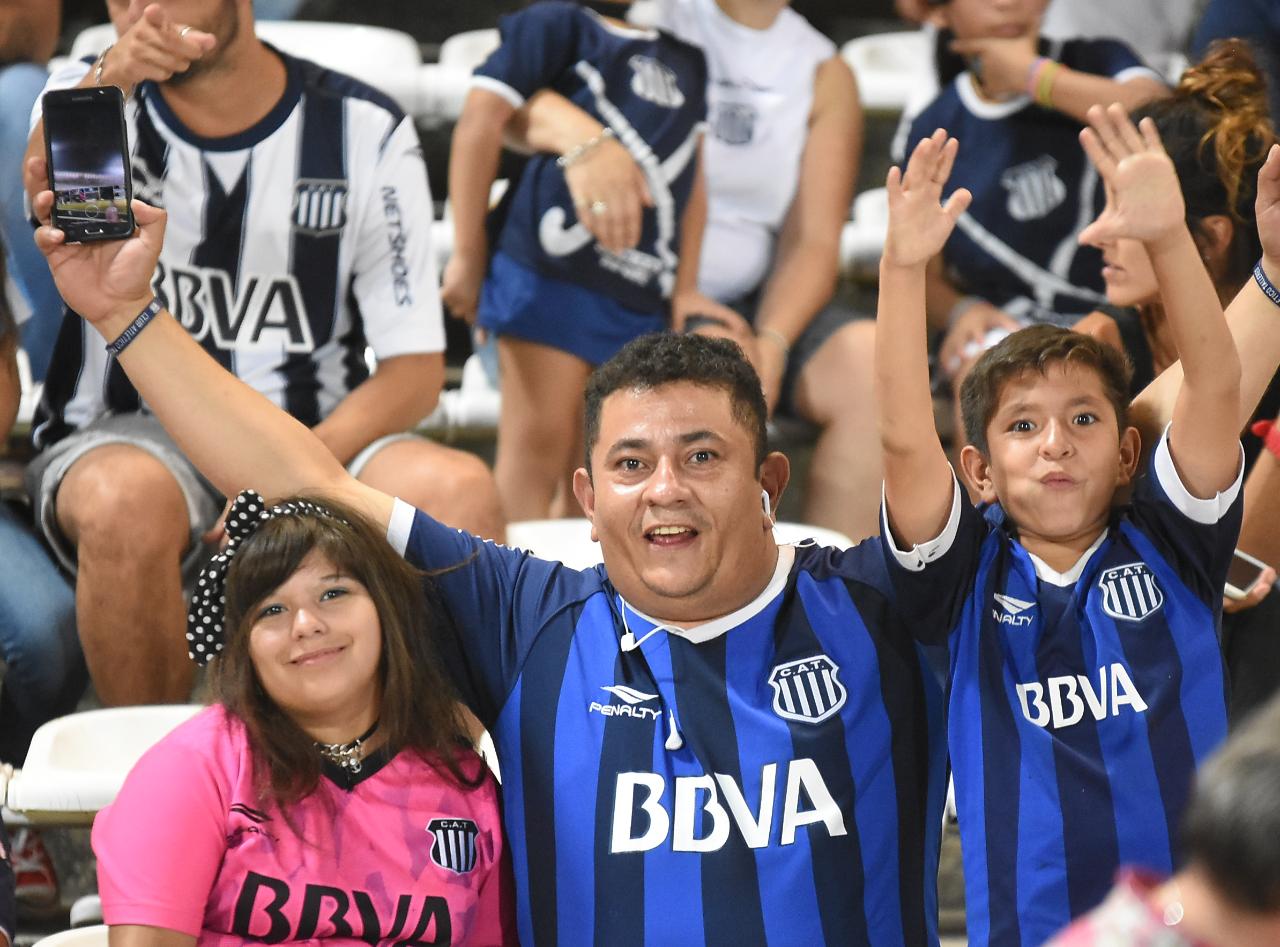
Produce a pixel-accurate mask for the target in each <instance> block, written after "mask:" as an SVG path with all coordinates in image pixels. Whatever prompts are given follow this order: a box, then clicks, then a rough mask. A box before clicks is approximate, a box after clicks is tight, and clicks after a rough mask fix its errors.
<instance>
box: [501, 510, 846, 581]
mask: <svg viewBox="0 0 1280 947" xmlns="http://www.w3.org/2000/svg"><path fill="white" fill-rule="evenodd" d="M773 533H774V536H775V537H777V540H778V542H780V543H796V542H801V541H802V540H806V539H812V540H814V541H815V542H816V543H817V544H818V545H820V546H834V547H836V548H837V549H848V548H849V547H850V546H852V545H853V541H852V540H851V539H849V537H848V536H846V535H844V534H843V533H838V532H836V531H835V530H833V529H823V528H822V527H821V526H809V525H807V524H805V523H778V524H777V525H776V526H775V527H774V529H773ZM507 545H508V546H512V547H514V548H516V549H527V550H528V551H529V552H531V553H533V554H534V555H535V556H538V557H540V558H542V559H555V560H558V561H560V562H563V563H564V564H565V565H566V566H568V567H569V568H571V569H590V568H592V567H593V566H596V565H598V564H599V563H600V562H601V561H603V560H602V558H601V556H600V544H599V543H596V542H593V541H592V539H591V524H590V523H589V522H588V521H587V520H586V519H581V518H580V519H565V520H521V521H519V522H516V523H509V524H508V525H507Z"/></svg>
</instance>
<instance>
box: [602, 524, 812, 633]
mask: <svg viewBox="0 0 1280 947" xmlns="http://www.w3.org/2000/svg"><path fill="white" fill-rule="evenodd" d="M795 559H796V550H795V547H794V546H790V545H780V546H778V564H777V565H776V566H774V569H773V578H771V579H770V580H769V584H768V585H766V586H765V587H764V589H762V590H761V592H760V594H759V595H757V596H756V597H755V598H753V599H752V600H751V601H750V602H748V603H747V604H746V605H743V606H742V607H741V608H739V609H736V610H735V611H732V612H730V613H729V614H728V615H721V616H720V617H719V618H713V619H711V620H710V621H706V622H703V623H702V624H700V625H694V626H693V627H692V628H679V627H677V626H675V625H671V624H668V623H667V622H665V621H662V620H661V619H659V618H651V617H650V616H648V615H646V614H645V613H644V612H642V611H640V610H639V609H636V608H632V607H631V606H630V605H628V604H627V603H626V601H625V600H622V607H623V609H625V611H628V612H630V613H631V614H632V615H635V616H636V617H637V618H639V619H641V620H642V621H646V622H648V623H649V624H650V625H653V626H655V627H656V626H661V627H662V628H663V629H665V630H666V632H667V634H669V635H676V636H677V637H680V638H683V639H685V640H686V641H691V642H693V643H694V644H703V643H704V642H707V641H711V640H712V639H714V638H718V637H720V636H721V635H723V634H724V633H725V632H726V631H729V630H731V629H733V628H736V627H738V626H739V625H741V624H742V623H743V622H745V621H748V620H749V619H751V618H754V617H755V616H756V615H758V614H760V612H762V611H764V609H765V608H766V607H767V606H768V605H769V603H770V602H772V601H773V600H774V599H775V598H777V597H778V595H779V593H781V592H782V590H783V589H784V588H786V585H787V577H788V576H789V575H790V574H791V566H792V564H793V563H794V562H795Z"/></svg>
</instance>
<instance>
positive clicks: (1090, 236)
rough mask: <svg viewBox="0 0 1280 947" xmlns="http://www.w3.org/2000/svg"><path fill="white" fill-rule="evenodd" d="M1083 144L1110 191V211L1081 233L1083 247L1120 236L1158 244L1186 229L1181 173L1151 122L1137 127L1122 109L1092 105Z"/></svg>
mask: <svg viewBox="0 0 1280 947" xmlns="http://www.w3.org/2000/svg"><path fill="white" fill-rule="evenodd" d="M1080 144H1082V145H1083V146H1084V150H1085V153H1086V154H1088V156H1089V160H1091V161H1092V162H1093V163H1094V166H1095V167H1097V169H1098V174H1099V175H1100V176H1101V177H1102V180H1103V182H1104V183H1105V185H1106V188H1107V206H1106V209H1105V210H1104V211H1103V212H1102V214H1101V215H1100V216H1099V217H1098V219H1097V220H1095V221H1094V222H1093V223H1091V224H1090V225H1089V226H1088V227H1086V228H1085V229H1084V230H1083V231H1081V233H1080V237H1079V240H1080V243H1082V244H1092V245H1095V246H1096V245H1098V244H1102V243H1107V242H1109V241H1112V240H1116V239H1117V238H1121V237H1128V238H1130V239H1133V240H1141V241H1143V242H1144V243H1155V242H1159V241H1160V240H1162V239H1164V238H1166V237H1169V236H1170V235H1173V234H1176V233H1177V232H1178V230H1179V228H1183V227H1185V226H1186V220H1185V218H1186V205H1185V204H1184V203H1183V200H1182V188H1181V187H1180V186H1179V185H1178V173H1177V171H1176V170H1175V169H1174V167H1173V161H1172V160H1170V158H1169V155H1168V154H1167V153H1166V152H1165V150H1164V145H1163V144H1161V142H1160V133H1159V132H1157V131H1156V125H1155V122H1153V121H1152V120H1151V119H1150V118H1144V119H1143V120H1142V122H1141V123H1140V124H1139V126H1138V127H1137V128H1135V127H1134V125H1133V122H1132V121H1130V120H1129V116H1128V115H1127V114H1126V113H1125V110H1124V108H1123V107H1121V106H1120V105H1118V104H1115V103H1112V104H1111V105H1109V106H1107V108H1105V109H1104V108H1102V107H1101V106H1098V105H1095V106H1092V107H1091V108H1090V109H1089V127H1088V128H1085V129H1082V130H1081V132H1080Z"/></svg>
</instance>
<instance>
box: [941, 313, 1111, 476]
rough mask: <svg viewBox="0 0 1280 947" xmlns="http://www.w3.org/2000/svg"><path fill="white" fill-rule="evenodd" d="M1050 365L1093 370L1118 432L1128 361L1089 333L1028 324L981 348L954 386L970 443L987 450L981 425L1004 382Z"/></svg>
mask: <svg viewBox="0 0 1280 947" xmlns="http://www.w3.org/2000/svg"><path fill="white" fill-rule="evenodd" d="M1050 365H1079V366H1081V367H1084V368H1088V369H1090V370H1092V371H1094V372H1096V373H1097V374H1098V377H1099V378H1100V379H1102V388H1103V390H1104V391H1105V392H1106V395H1107V400H1108V401H1109V402H1111V406H1112V407H1113V408H1115V412H1116V423H1117V424H1118V425H1119V427H1120V430H1121V431H1123V430H1124V429H1125V428H1126V427H1128V422H1129V376H1130V375H1132V374H1133V370H1132V368H1131V367H1130V366H1129V360H1128V359H1127V358H1126V357H1125V355H1124V354H1123V353H1122V352H1120V351H1119V350H1118V349H1115V348H1112V347H1111V346H1110V345H1107V344H1106V343H1104V342H1099V341H1098V340H1097V339H1095V338H1093V337H1092V336H1088V335H1084V334H1082V333H1079V332H1072V331H1071V330H1070V329H1063V328H1061V327H1060V326H1051V325H1034V326H1028V327H1027V328H1025V329H1019V330H1018V331H1017V332H1013V333H1010V334H1009V335H1007V336H1005V337H1004V338H1003V339H1001V340H1000V342H999V343H998V344H996V345H994V346H992V347H991V348H989V349H987V350H986V351H985V352H983V353H982V356H981V357H980V358H979V359H978V361H977V362H976V363H974V366H973V368H972V369H971V370H970V372H969V374H968V375H967V376H966V377H965V380H964V382H963V383H962V384H961V385H960V413H961V415H962V416H963V418H964V433H965V437H966V438H968V441H969V443H970V444H972V445H973V446H974V447H976V448H978V450H980V451H982V453H983V454H986V453H987V426H988V425H989V424H990V423H991V419H992V418H993V417H994V416H995V413H996V411H998V410H999V408H1000V398H1001V396H1002V395H1003V393H1004V386H1005V385H1006V384H1007V383H1008V382H1010V381H1013V380H1014V379H1016V378H1019V377H1021V376H1022V375H1023V373H1025V372H1028V371H1036V372H1039V373H1040V374H1041V375H1044V374H1045V373H1046V372H1047V370H1048V368H1049V366H1050Z"/></svg>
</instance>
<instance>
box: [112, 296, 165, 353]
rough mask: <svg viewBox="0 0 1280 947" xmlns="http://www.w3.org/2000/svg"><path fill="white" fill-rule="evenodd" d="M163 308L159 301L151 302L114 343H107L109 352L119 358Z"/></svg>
mask: <svg viewBox="0 0 1280 947" xmlns="http://www.w3.org/2000/svg"><path fill="white" fill-rule="evenodd" d="M163 308H164V306H162V305H160V300H159V299H153V300H151V304H150V305H148V306H147V308H146V309H144V310H142V312H140V313H138V318H137V319H134V320H133V322H131V323H129V325H128V326H127V327H126V328H125V330H124V331H123V332H121V333H120V335H119V337H118V338H117V339H116V340H115V341H114V342H108V343H107V351H108V352H110V353H111V354H112V355H114V356H116V357H117V358H119V357H120V353H121V352H123V351H124V350H125V349H126V348H128V347H129V343H130V342H132V341H133V340H134V339H136V338H137V337H138V333H139V332H141V331H142V330H143V329H145V328H146V327H147V323H149V322H150V321H151V320H152V319H154V318H155V317H156V315H157V314H158V313H159V312H160V310H161V309H163Z"/></svg>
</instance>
